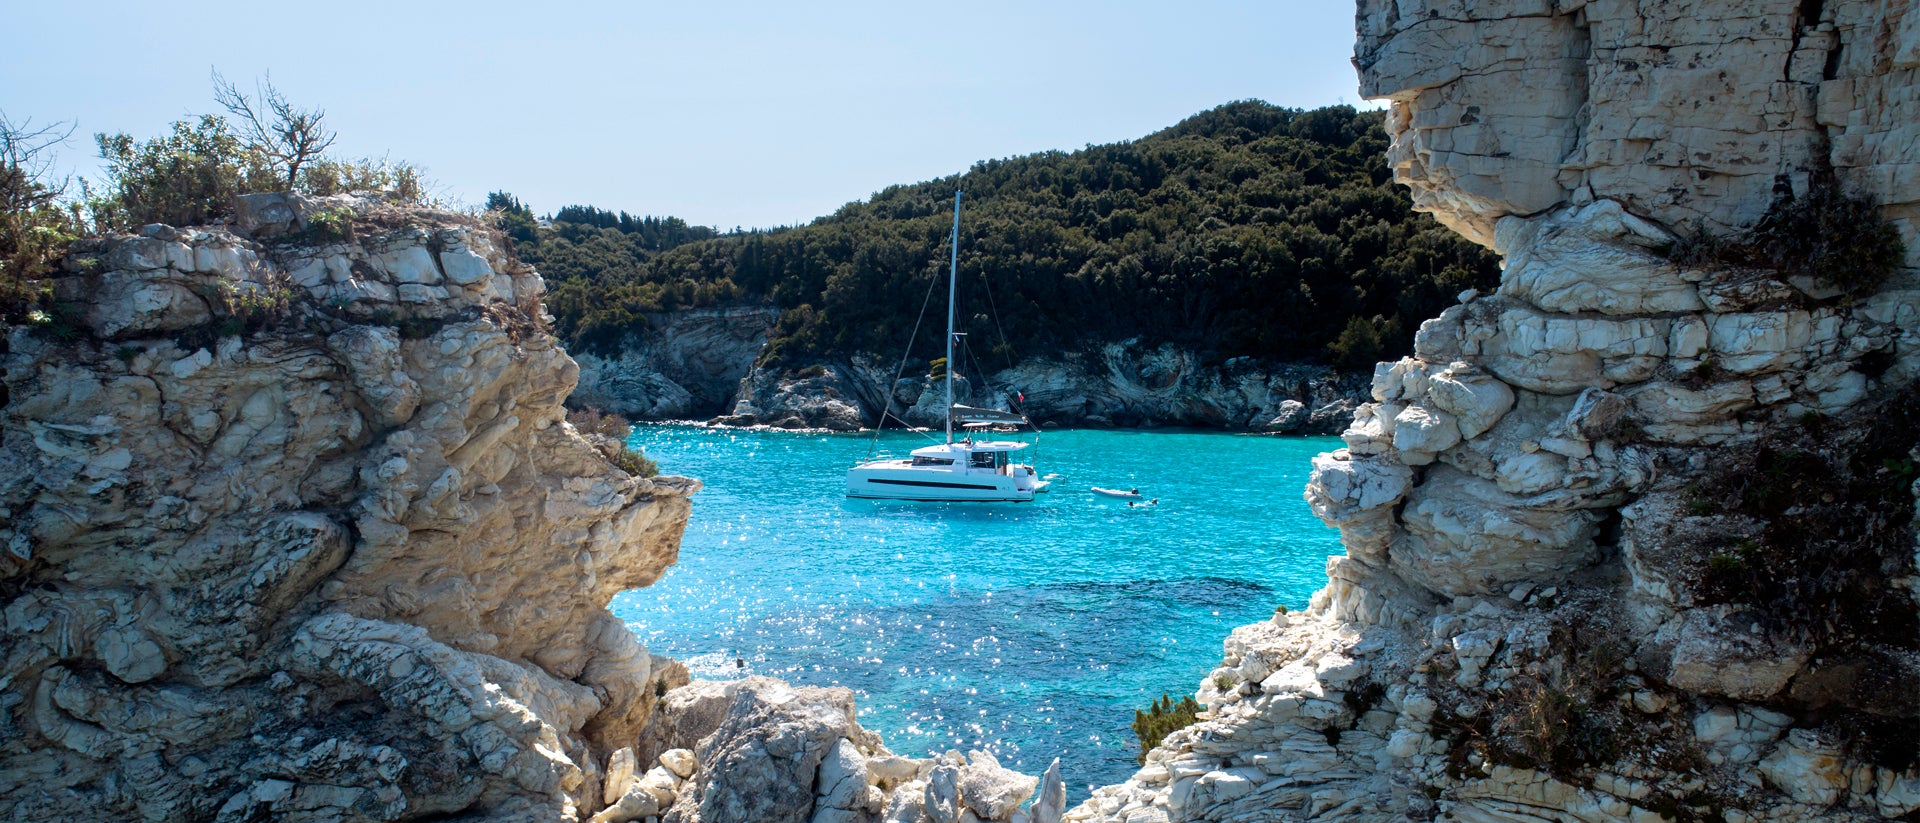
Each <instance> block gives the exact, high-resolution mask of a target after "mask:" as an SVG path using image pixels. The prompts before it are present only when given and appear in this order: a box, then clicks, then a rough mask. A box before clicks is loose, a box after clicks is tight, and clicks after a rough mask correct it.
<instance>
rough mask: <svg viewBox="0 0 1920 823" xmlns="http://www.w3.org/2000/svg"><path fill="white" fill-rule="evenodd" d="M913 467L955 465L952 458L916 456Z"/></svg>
mask: <svg viewBox="0 0 1920 823" xmlns="http://www.w3.org/2000/svg"><path fill="white" fill-rule="evenodd" d="M913 465H916V466H951V465H953V459H952V458H949V457H920V456H918V455H916V456H914V458H913Z"/></svg>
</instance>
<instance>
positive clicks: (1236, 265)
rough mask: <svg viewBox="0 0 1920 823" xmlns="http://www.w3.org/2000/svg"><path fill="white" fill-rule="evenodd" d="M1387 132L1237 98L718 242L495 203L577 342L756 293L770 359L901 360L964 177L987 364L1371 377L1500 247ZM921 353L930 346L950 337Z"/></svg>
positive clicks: (969, 316) (1374, 119) (708, 236)
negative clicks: (1283, 364)
mask: <svg viewBox="0 0 1920 823" xmlns="http://www.w3.org/2000/svg"><path fill="white" fill-rule="evenodd" d="M1382 119H1383V115H1382V113H1379V112H1356V111H1355V110H1353V109H1352V108H1350V107H1345V106H1338V107H1329V108H1323V109H1318V110H1314V111H1296V110H1291V109H1284V108H1278V107H1275V106H1270V105H1267V104H1265V103H1260V102H1255V101H1249V102H1238V103H1231V104H1228V105H1225V106H1221V107H1219V108H1216V109H1213V110H1211V111H1207V112H1203V113H1201V114H1198V115H1195V116H1193V117H1190V118H1188V119H1187V120H1185V121H1183V122H1181V123H1180V124H1178V125H1176V126H1173V127H1172V128H1169V129H1166V130H1163V131H1160V132H1157V133H1155V134H1152V135H1149V136H1147V137H1145V138H1142V139H1139V140H1134V141H1130V142H1123V143H1115V144H1111V145H1104V146H1089V147H1087V148H1086V149H1083V150H1080V151H1075V152H1057V151H1056V152H1044V153H1040V154H1034V155H1028V156H1024V157H1014V158H1009V159H1005V160H990V161H984V162H981V163H977V164H975V165H974V166H973V168H971V169H969V170H968V171H967V172H966V173H964V174H960V175H955V176H952V177H946V178H942V179H939V180H933V181H928V182H924V183H916V184H913V185H903V186H893V187H890V188H888V189H886V190H884V191H881V192H879V193H877V194H875V195H874V196H873V197H871V198H870V199H868V200H866V201H864V202H858V203H850V204H848V205H846V206H844V207H842V208H841V209H840V210H839V211H837V212H835V213H834V214H832V215H829V216H826V217H822V218H820V219H818V220H815V221H814V222H812V223H811V224H808V225H806V226H800V227H794V228H787V229H777V230H771V231H755V232H744V233H734V234H727V235H721V236H712V232H711V231H710V230H707V229H703V228H700V227H689V226H686V224H684V223H680V222H679V221H672V226H670V227H663V224H662V222H661V221H659V220H658V219H656V218H646V219H644V220H636V219H634V218H631V217H629V216H628V215H625V214H620V215H614V214H612V213H609V212H604V211H600V210H597V209H591V208H583V207H569V208H568V209H565V210H562V212H560V213H556V214H555V215H554V216H553V218H552V221H551V227H550V228H548V227H536V226H535V225H534V222H533V220H532V219H531V218H532V215H531V214H530V213H528V212H526V210H525V209H524V207H519V206H518V204H517V202H516V201H512V199H511V197H509V196H506V195H497V196H496V198H495V203H494V205H496V206H506V207H508V208H506V209H505V210H504V211H503V212H502V214H503V215H504V216H503V218H502V219H503V221H505V222H507V223H509V224H510V225H508V228H509V230H510V231H511V232H512V233H513V234H514V235H515V236H516V238H517V240H518V244H517V248H518V251H519V253H520V254H521V255H522V256H523V257H524V258H526V259H528V260H530V261H531V262H533V263H534V264H535V265H538V266H540V268H541V271H542V272H543V273H544V274H545V275H546V276H547V277H548V278H549V279H550V280H551V281H552V282H553V286H554V288H553V290H552V294H551V296H550V297H549V299H548V304H549V306H550V307H551V309H552V311H553V313H554V315H555V317H556V319H557V320H558V322H559V326H560V331H561V333H562V334H563V335H564V336H565V337H566V338H568V340H569V342H570V343H571V344H572V345H573V346H575V347H577V348H583V349H598V350H608V349H612V348H616V347H618V346H619V344H620V340H621V338H622V337H623V336H624V335H626V334H627V333H628V332H630V331H632V330H634V329H637V328H642V327H643V326H644V323H645V322H646V321H645V317H644V315H645V314H646V313H649V312H656V311H662V310H672V309H678V308H691V307H699V306H710V305H718V304H732V303H759V304H771V305H774V306H777V307H779V308H781V309H782V310H783V312H782V316H781V319H780V322H779V324H778V327H777V339H776V340H775V342H774V344H773V345H772V346H771V347H770V348H769V350H768V354H767V358H768V361H769V363H770V364H777V363H781V362H788V363H801V362H804V361H806V360H808V359H810V358H815V357H826V356H834V355H841V354H846V353H851V352H853V351H870V352H880V353H894V352H898V351H899V350H900V347H901V345H902V344H903V343H905V342H906V337H907V335H908V333H909V331H910V330H911V329H912V327H913V323H914V318H915V317H916V316H917V313H918V311H919V309H920V306H921V305H922V301H923V299H924V297H925V296H926V293H927V287H928V283H929V278H930V277H934V276H939V275H944V273H945V271H946V243H947V235H948V231H949V228H950V222H949V221H950V220H951V209H952V203H953V192H954V189H955V188H956V187H957V188H961V189H964V190H965V191H966V199H965V214H964V216H963V219H962V223H961V241H960V269H961V278H962V279H961V294H960V316H961V318H963V321H962V325H963V326H964V327H965V330H966V331H969V332H970V334H971V336H970V340H971V341H972V343H971V346H972V348H973V349H974V351H975V352H976V353H977V354H978V355H979V356H980V357H981V358H982V359H983V360H985V361H986V365H989V366H995V367H997V366H1000V365H1005V364H1006V363H1009V362H1011V361H1012V360H1013V359H1014V358H1016V357H1017V356H1022V355H1030V354H1037V353H1044V352H1048V351H1057V350H1061V349H1072V348H1077V347H1084V346H1086V345H1089V344H1097V343H1099V342H1103V341H1107V340H1114V339H1123V338H1128V337H1136V336H1138V337H1142V338H1145V339H1147V340H1150V341H1171V342H1176V343H1181V344H1185V345H1190V346H1193V347H1195V348H1198V349H1200V350H1202V351H1204V352H1206V353H1208V354H1209V355H1211V356H1213V357H1216V358H1218V359H1225V358H1228V357H1234V356H1240V355H1252V356H1256V357H1266V358H1279V359H1291V360H1312V359H1331V360H1333V361H1334V362H1336V363H1341V364H1345V365H1364V364H1367V363H1371V362H1372V361H1373V360H1374V359H1376V358H1377V357H1380V356H1383V355H1391V354H1395V353H1398V352H1401V351H1404V350H1406V349H1408V348H1409V346H1410V341H1411V338H1412V332H1413V329H1414V328H1415V327H1417V325H1418V323H1419V321H1420V320H1421V319H1423V318H1426V317H1430V316H1432V315H1434V314H1437V313H1438V312H1439V311H1440V309H1442V308H1444V307H1445V306H1446V305H1448V304H1450V303H1451V302H1452V301H1453V299H1454V295H1455V294H1457V293H1458V292H1460V291H1461V290H1463V289H1466V288H1470V287H1478V288H1482V289H1486V288H1489V287H1490V286H1491V285H1492V284H1493V283H1495V282H1496V279H1497V261H1496V258H1495V257H1494V256H1493V255H1492V254H1491V253H1489V252H1487V251H1485V250H1483V249H1481V248H1479V247H1477V246H1474V245H1472V244H1470V243H1468V242H1466V241H1465V240H1462V239H1460V238H1459V237H1458V236H1456V235H1454V234H1453V233H1452V232H1450V231H1448V230H1446V229H1444V228H1442V227H1441V226H1440V225H1439V224H1438V223H1436V222H1434V221H1433V220H1432V219H1431V218H1429V217H1427V216H1425V215H1418V214H1415V213H1413V212H1412V211H1411V209H1410V208H1409V205H1408V201H1407V196H1406V194H1405V192H1404V191H1403V190H1401V189H1400V188H1398V187H1397V186H1396V185H1394V184H1393V183H1392V182H1391V175H1390V174H1389V172H1388V170H1387V168H1386V164H1385V160H1384V159H1383V158H1384V154H1385V151H1386V148H1387V137H1386V134H1385V132H1384V131H1383V129H1382V128H1381V121H1382ZM623 220H624V221H625V223H624V226H623V224H622V221H623ZM647 221H653V222H651V223H649V222H647ZM647 226H651V228H646V227H647ZM938 301H939V297H938V296H936V297H935V310H936V312H937V310H938V308H939V304H938ZM996 318H997V320H998V323H996V322H995V319H996ZM937 325H938V320H937V319H935V320H933V321H932V322H930V323H929V326H933V327H937ZM917 345H918V348H917V349H916V351H917V352H923V353H928V356H931V353H933V351H934V349H937V348H938V346H939V332H938V330H937V328H923V329H922V330H921V332H920V339H919V340H918V341H917Z"/></svg>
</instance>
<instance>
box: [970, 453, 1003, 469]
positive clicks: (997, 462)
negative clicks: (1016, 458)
mask: <svg viewBox="0 0 1920 823" xmlns="http://www.w3.org/2000/svg"><path fill="white" fill-rule="evenodd" d="M967 465H968V466H969V467H972V468H976V469H1003V468H1006V466H1007V453H1006V452H974V453H973V454H972V456H971V458H970V459H969V460H968V462H967Z"/></svg>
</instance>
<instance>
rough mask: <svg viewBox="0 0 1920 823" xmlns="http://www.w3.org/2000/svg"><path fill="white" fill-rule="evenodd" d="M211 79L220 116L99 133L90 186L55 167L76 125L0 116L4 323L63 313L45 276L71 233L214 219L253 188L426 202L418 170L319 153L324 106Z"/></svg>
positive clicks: (0, 312) (329, 140) (324, 144)
mask: <svg viewBox="0 0 1920 823" xmlns="http://www.w3.org/2000/svg"><path fill="white" fill-rule="evenodd" d="M213 86H214V101H215V103H217V104H218V105H219V107H220V108H221V109H222V110H223V111H224V112H225V113H224V114H202V115H198V116H194V117H190V118H188V119H185V120H180V121H176V122H174V123H173V124H172V125H171V126H170V127H169V128H168V130H167V132H166V133H165V134H162V135H160V136H158V137H153V138H150V139H147V140H139V139H136V138H134V137H133V136H132V135H130V134H127V133H125V132H119V133H113V134H106V133H102V134H96V135H94V143H95V144H96V145H97V146H98V148H99V151H100V157H101V159H102V160H105V161H106V176H105V178H104V179H102V180H100V181H97V183H96V182H95V181H87V180H79V181H74V180H69V179H54V177H53V176H52V175H51V173H50V170H51V169H52V166H53V162H52V158H53V151H54V150H55V149H56V148H57V147H59V146H60V145H61V144H63V143H65V142H66V140H67V138H68V137H69V136H71V135H72V133H73V127H72V125H71V124H69V123H54V124H52V125H50V126H38V127H36V126H34V125H33V124H32V123H31V121H19V122H15V121H12V120H9V119H7V117H6V115H5V114H4V113H0V327H3V326H5V325H7V324H15V323H24V322H29V321H30V320H31V319H32V318H35V317H41V318H46V317H49V316H52V315H57V314H59V313H60V312H61V311H62V310H63V308H62V307H60V306H56V305H54V304H53V301H52V298H51V294H50V292H49V291H48V290H47V288H46V287H45V284H44V283H42V282H41V280H42V278H44V277H45V276H46V275H47V274H48V273H49V272H50V271H51V269H52V266H53V264H54V262H55V261H56V260H57V259H58V258H59V257H60V255H61V254H62V253H63V252H64V251H65V250H66V248H67V247H68V246H69V245H70V244H71V243H72V242H73V241H74V240H75V239H77V238H81V237H87V236H93V235H100V234H106V233H110V232H116V231H130V230H133V229H136V228H139V227H141V226H143V225H146V224H149V223H165V224H167V225H171V226H194V225H201V224H206V223H210V222H213V221H216V220H219V219H220V218H223V217H227V216H229V215H231V214H232V211H233V203H234V198H236V197H238V196H240V195H243V194H253V193H258V192H273V191H286V190H293V191H297V192H300V193H302V194H307V195H313V196H326V195H332V194H341V193H345V192H350V191H351V192H380V193H383V194H385V195H387V196H388V197H390V198H392V199H394V200H397V201H400V202H405V203H416V204H424V203H426V202H427V199H428V196H427V182H426V180H425V178H424V177H423V175H422V173H421V171H420V169H419V168H418V167H415V166H413V165H410V164H407V163H392V162H388V161H386V160H384V159H381V160H375V159H371V158H362V159H358V160H354V159H347V158H340V157H334V156H330V155H328V154H326V150H327V149H328V148H329V147H331V146H332V144H333V138H334V132H332V131H331V130H329V129H328V128H327V126H326V112H324V111H322V110H319V109H306V108H300V107H298V106H296V105H294V104H292V103H291V102H289V101H288V100H287V99H286V97H285V96H284V95H282V94H281V93H280V91H279V90H278V89H276V88H274V86H273V84H272V83H271V82H270V81H265V80H263V81H262V82H261V83H260V84H258V85H257V86H256V87H255V90H254V91H253V92H252V93H248V92H244V91H241V90H240V89H239V87H237V86H235V85H234V84H232V83H230V82H227V80H226V79H225V78H223V77H221V76H220V75H219V73H217V72H216V73H215V74H214V75H213ZM323 222H324V220H323ZM323 228H324V226H323ZM40 322H45V321H40ZM56 325H57V324H56Z"/></svg>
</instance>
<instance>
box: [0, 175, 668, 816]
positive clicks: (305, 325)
mask: <svg viewBox="0 0 1920 823" xmlns="http://www.w3.org/2000/svg"><path fill="white" fill-rule="evenodd" d="M322 212H324V213H326V214H328V215H329V217H330V219H329V220H328V221H325V222H322V221H317V220H316V221H309V220H308V218H310V217H313V216H314V215H315V214H318V213H322ZM349 222H350V224H351V227H352V228H351V230H350V231H349V230H347V229H346V228H345V226H346V225H347V224H348V223H349ZM249 231H250V232H251V234H252V238H253V239H246V238H245V236H244V235H246V234H247V233H248V232H249ZM54 285H55V289H56V292H57V296H58V297H59V299H60V300H61V301H63V303H66V304H68V305H70V306H72V307H74V308H73V309H72V311H71V312H70V313H68V314H66V315H65V316H63V317H61V318H56V322H55V324H53V325H52V326H50V327H49V328H50V329H51V332H50V333H44V334H43V333H32V332H29V331H27V330H25V329H16V330H15V331H14V333H13V334H12V335H11V336H10V337H9V338H8V339H7V341H6V342H7V346H8V350H7V353H6V354H5V359H4V366H5V381H6V388H7V390H8V392H7V397H8V398H9V399H8V402H7V403H6V405H5V407H4V408H3V409H0V416H3V417H4V426H3V427H0V436H3V437H4V439H3V440H0V543H3V544H4V545H5V547H6V550H5V551H0V603H3V604H4V605H3V606H0V637H4V642H3V643H0V648H4V654H3V655H0V657H3V658H4V662H3V663H0V683H4V684H5V688H4V690H0V774H4V775H5V779H4V780H0V818H5V819H9V820H78V819H144V820H215V819H218V820H266V819H274V820H399V819H417V818H434V819H467V818H474V819H478V818H489V819H526V820H534V819H538V820H564V819H576V818H582V817H584V816H585V814H586V813H589V812H591V811H592V810H594V809H597V808H599V807H600V805H601V804H602V800H601V794H602V786H603V783H604V780H603V776H604V772H603V764H604V763H605V762H606V760H607V758H608V756H609V754H610V753H611V752H613V751H615V750H616V749H619V748H622V747H625V746H628V745H631V742H632V741H633V740H635V739H636V738H637V736H638V734H639V732H640V731H641V729H642V728H643V726H644V725H645V724H646V723H647V721H648V720H649V715H650V713H651V709H652V707H653V706H654V705H655V703H656V702H657V693H658V692H664V691H665V690H666V689H667V688H668V687H671V686H676V685H679V684H680V683H684V682H685V673H684V670H683V669H680V668H679V667H678V666H677V664H670V663H668V662H667V661H664V659H656V658H654V657H653V656H651V655H650V654H649V653H648V652H647V651H646V649H644V648H642V647H641V646H640V644H639V643H637V642H636V641H635V639H634V638H633V636H632V635H631V634H630V633H629V632H628V631H627V629H626V628H625V626H624V625H622V624H621V623H620V622H619V621H618V620H615V619H614V618H613V617H612V616H611V615H609V614H608V613H607V612H606V611H605V610H604V608H603V607H604V606H605V604H606V603H607V601H608V599H609V598H611V597H612V595H613V594H614V593H616V592H618V591H620V590H623V589H630V588H634V587H637V586H644V585H647V584H649V583H651V582H652V581H653V580H655V579H656V578H657V577H658V576H659V575H660V574H661V572H662V571H664V570H665V569H666V568H667V567H668V566H669V565H670V564H672V563H673V562H674V560H675V558H676V555H677V551H678V545H679V537H680V534H681V531H682V530H683V529H684V527H685V524H686V518H687V514H688V496H689V495H690V494H692V493H693V492H694V491H696V490H697V489H698V486H699V484H698V483H697V482H696V481H692V480H688V479H685V478H674V477H660V478H654V479H651V480H649V479H644V478H640V477H634V476H629V475H628V474H627V473H626V472H624V471H621V470H619V469H616V468H615V467H614V466H612V465H611V464H609V463H608V462H607V461H606V460H605V459H604V458H603V457H602V456H601V455H600V453H599V452H598V451H596V450H595V449H594V448H593V447H592V446H590V445H589V444H588V443H586V442H585V441H584V440H582V439H581V438H580V437H579V436H578V435H577V434H576V433H575V432H574V430H573V429H572V427H571V426H570V425H568V424H567V423H566V422H565V411H564V409H563V408H562V406H561V401H562V400H563V399H564V398H565V397H566V396H567V394H568V392H570V391H571V390H572V388H573V385H574V381H575V379H576V377H577V370H576V368H575V366H574V363H573V361H572V360H571V359H569V358H568V357H567V355H566V353H565V352H564V351H562V350H560V349H559V348H558V347H557V346H556V345H555V341H554V339H553V338H552V336H551V335H550V334H548V332H547V331H546V330H545V324H544V321H543V316H542V309H541V308H540V304H539V299H540V296H541V293H542V291H543V285H542V283H541V281H540V278H539V276H538V275H537V274H535V273H534V272H533V271H532V270H531V269H529V268H527V267H525V266H522V265H520V264H518V263H516V262H515V261H513V260H512V259H511V258H509V257H508V256H507V255H506V254H505V252H504V246H503V243H502V240H501V239H500V238H499V237H497V236H496V235H495V234H494V233H493V232H491V231H489V230H485V229H483V228H481V227H479V226H478V225H477V224H476V223H474V222H472V221H471V220H470V219H466V218H461V217H458V216H455V215H446V214H439V213H433V212H424V211H413V210H404V209H397V208H394V207H390V206H383V205H379V204H377V203H373V202H371V201H359V200H353V199H350V198H347V199H336V200H332V201H327V202H318V203H316V202H308V201H302V200H299V199H298V198H286V197H280V196H276V195H261V196H253V197H251V198H249V199H248V200H247V201H246V202H243V203H242V209H241V221H240V224H239V226H237V227H234V228H233V229H214V230H174V229H171V228H167V227H164V226H150V227H148V228H147V229H146V230H145V231H143V232H141V234H140V235H138V236H122V237H114V238H109V239H106V240H103V241H98V242H92V243H90V244H88V245H83V246H80V247H76V248H75V249H74V251H73V253H72V254H71V255H70V256H69V257H68V258H67V272H66V273H65V274H63V275H62V276H61V277H59V278H58V280H57V282H56V283H55V284H54Z"/></svg>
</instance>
